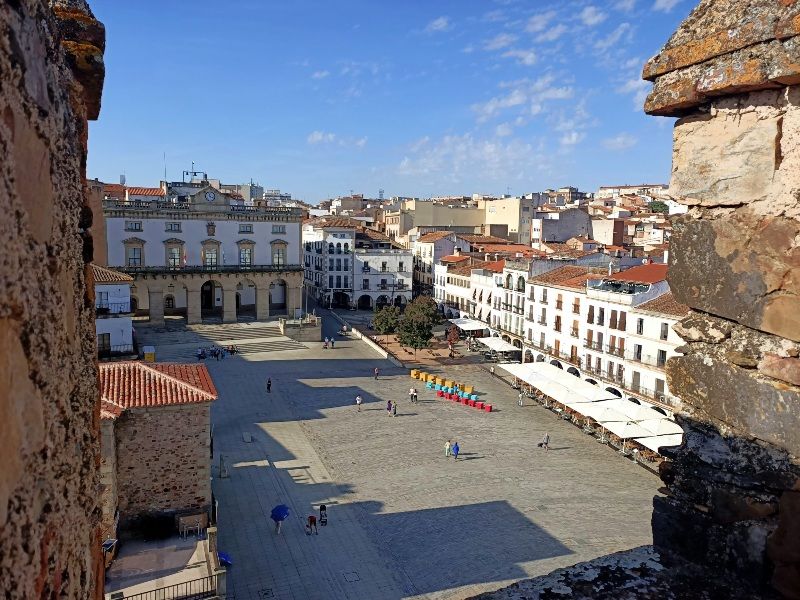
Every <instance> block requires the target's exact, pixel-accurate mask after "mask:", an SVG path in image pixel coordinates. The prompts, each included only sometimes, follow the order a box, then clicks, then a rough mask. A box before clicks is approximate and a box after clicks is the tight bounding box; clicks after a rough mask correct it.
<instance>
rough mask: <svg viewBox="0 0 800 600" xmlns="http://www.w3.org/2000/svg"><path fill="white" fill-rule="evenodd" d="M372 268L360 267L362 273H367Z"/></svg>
mask: <svg viewBox="0 0 800 600" xmlns="http://www.w3.org/2000/svg"><path fill="white" fill-rule="evenodd" d="M371 270H372V269H371V268H370V267H361V272H362V273H369V272H370V271H371Z"/></svg>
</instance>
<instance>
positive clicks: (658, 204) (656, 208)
mask: <svg viewBox="0 0 800 600" xmlns="http://www.w3.org/2000/svg"><path fill="white" fill-rule="evenodd" d="M647 207H648V208H649V209H650V212H659V213H664V214H665V215H668V214H669V206H667V205H666V204H665V203H664V202H662V201H661V200H653V201H652V202H651V203H650V204H648V205H647Z"/></svg>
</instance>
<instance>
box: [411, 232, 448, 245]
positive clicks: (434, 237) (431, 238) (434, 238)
mask: <svg viewBox="0 0 800 600" xmlns="http://www.w3.org/2000/svg"><path fill="white" fill-rule="evenodd" d="M452 234H453V232H452V231H431V232H430V233H426V234H425V235H423V236H420V237H419V238H417V241H418V242H423V243H425V244H429V243H431V242H438V241H439V240H441V239H442V238H446V237H447V236H449V235H452Z"/></svg>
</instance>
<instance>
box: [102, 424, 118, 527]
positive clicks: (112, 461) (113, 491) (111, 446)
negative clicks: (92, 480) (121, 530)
mask: <svg viewBox="0 0 800 600" xmlns="http://www.w3.org/2000/svg"><path fill="white" fill-rule="evenodd" d="M114 423H115V421H114V420H113V419H103V420H102V421H101V423H100V453H101V457H100V509H101V511H102V512H101V517H100V537H101V538H102V539H104V540H107V539H113V538H116V537H117V528H116V523H115V518H114V517H115V516H116V512H117V506H118V505H119V500H118V497H117V441H116V436H115V434H114Z"/></svg>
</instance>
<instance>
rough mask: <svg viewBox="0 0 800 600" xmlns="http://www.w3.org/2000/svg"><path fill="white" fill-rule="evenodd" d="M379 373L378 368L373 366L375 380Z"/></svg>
mask: <svg viewBox="0 0 800 600" xmlns="http://www.w3.org/2000/svg"><path fill="white" fill-rule="evenodd" d="M379 374H380V371H379V370H378V367H375V380H376V381H377V380H378V375H379Z"/></svg>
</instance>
